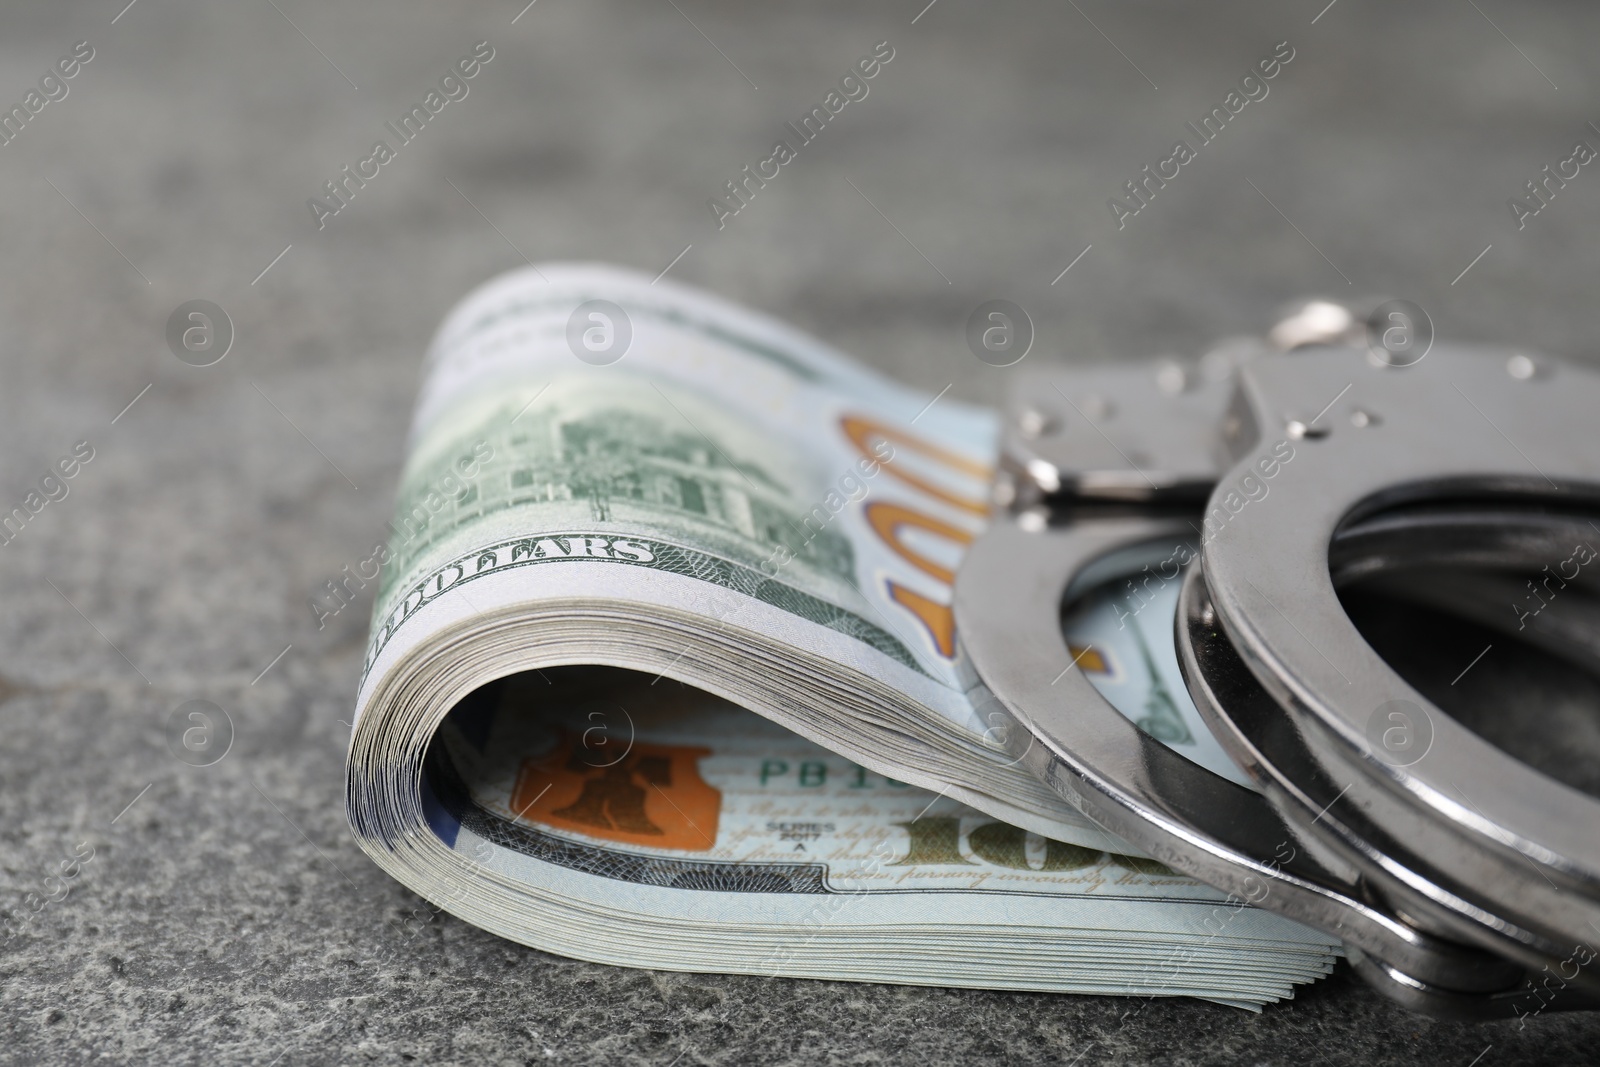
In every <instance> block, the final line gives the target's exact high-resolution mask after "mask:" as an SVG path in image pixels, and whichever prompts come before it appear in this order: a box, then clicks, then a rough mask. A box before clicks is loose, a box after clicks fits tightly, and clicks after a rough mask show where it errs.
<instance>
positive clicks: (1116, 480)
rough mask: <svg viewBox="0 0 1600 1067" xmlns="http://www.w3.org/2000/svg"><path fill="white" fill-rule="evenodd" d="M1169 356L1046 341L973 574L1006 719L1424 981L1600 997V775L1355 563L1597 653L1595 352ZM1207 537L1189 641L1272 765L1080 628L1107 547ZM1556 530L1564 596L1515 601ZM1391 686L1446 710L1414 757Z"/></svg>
mask: <svg viewBox="0 0 1600 1067" xmlns="http://www.w3.org/2000/svg"><path fill="white" fill-rule="evenodd" d="M1529 368H1532V370H1531V371H1529ZM1519 371H1521V373H1519ZM1157 374H1158V375H1160V374H1164V375H1165V377H1164V378H1162V379H1160V380H1156V378H1155V377H1153V376H1151V374H1150V372H1149V371H1147V370H1140V371H1130V370H1125V369H1117V368H1100V369H1090V370H1082V371H1080V370H1072V371H1052V372H1044V373H1040V374H1036V375H1034V376H1033V377H1031V378H1030V379H1028V380H1027V381H1025V382H1022V383H1020V384H1019V386H1018V388H1017V390H1016V398H1015V400H1014V402H1013V404H1012V406H1011V408H1010V409H1009V410H1008V421H1007V430H1006V435H1005V453H1006V454H1005V459H1004V461H1003V463H1002V473H1001V474H1000V476H999V477H998V478H997V484H996V494H995V499H996V503H997V504H1000V505H1001V506H1002V507H1004V508H1007V510H1005V511H1003V512H1002V513H1000V514H997V515H996V517H995V519H994V521H993V523H992V525H991V526H990V527H989V529H988V530H987V531H986V532H985V533H984V534H983V535H982V536H981V537H980V538H979V539H978V540H977V542H976V543H975V544H974V545H973V546H972V547H971V549H970V550H969V553H968V555H967V557H966V559H965V561H964V562H963V564H962V567H961V569H960V572H959V573H958V576H957V581H956V588H955V601H954V606H955V614H956V619H957V631H958V634H959V639H960V642H961V648H962V656H963V659H964V662H965V663H966V664H967V666H968V667H969V668H970V669H971V670H972V671H973V673H974V674H975V676H976V679H977V680H978V681H979V682H981V684H979V685H977V687H976V688H975V690H974V691H975V693H976V694H978V695H979V697H980V700H988V701H990V702H991V703H992V704H993V705H994V706H995V707H996V708H1003V709H1004V710H1005V712H1006V714H1007V715H1008V716H1009V718H1010V719H1011V720H1012V721H1013V722H1014V723H1015V724H1016V725H1017V726H1018V729H1017V730H1015V731H1013V732H1012V736H1011V737H1010V738H1009V743H1010V744H1011V747H1012V748H1013V751H1014V752H1015V753H1016V754H1017V756H1018V758H1019V759H1020V760H1022V761H1023V762H1025V763H1026V764H1027V765H1028V766H1029V767H1030V768H1031V769H1032V770H1033V772H1034V773H1035V774H1037V775H1039V776H1040V777H1041V778H1042V779H1043V780H1044V781H1046V782H1047V783H1049V784H1050V785H1051V786H1052V788H1054V789H1055V790H1056V791H1057V792H1058V793H1059V794H1060V795H1062V796H1063V797H1065V798H1066V799H1067V800H1068V801H1069V802H1071V803H1072V804H1074V805H1075V806H1077V807H1078V808H1079V809H1081V810H1082V811H1084V812H1085V813H1086V814H1087V815H1089V816H1090V817H1091V818H1093V819H1094V820H1095V821H1097V822H1099V823H1100V824H1101V825H1103V826H1105V827H1106V828H1107V829H1109V830H1111V831H1112V832H1113V833H1116V834H1118V835H1120V836H1122V837H1124V838H1126V839H1127V840H1129V841H1130V842H1132V843H1134V844H1135V845H1137V846H1138V847H1140V848H1142V849H1144V850H1145V851H1147V852H1149V853H1150V854H1151V855H1153V856H1155V857H1156V858H1157V859H1159V860H1161V861H1162V862H1164V863H1167V864H1168V865H1169V866H1172V867H1174V868H1176V869H1179V870H1182V871H1185V872H1187V873H1189V874H1191V875H1194V876H1196V877H1198V878H1201V879H1203V880H1205V881H1207V882H1209V883H1211V884H1213V885H1215V886H1217V887H1219V888H1221V889H1223V890H1225V891H1227V892H1229V893H1231V894H1233V896H1234V897H1236V898H1238V899H1239V900H1243V901H1246V902H1249V903H1251V904H1254V905H1256V906H1259V907H1263V908H1267V909H1270V910H1274V911H1277V912H1279V913H1281V914H1284V915H1288V916H1291V917H1293V918H1296V919H1299V920H1301V921H1305V922H1308V923H1311V924H1313V925H1316V926H1318V927H1320V928H1322V929H1324V930H1326V931H1329V932H1332V933H1334V934H1336V935H1337V936H1339V937H1340V938H1341V939H1343V940H1344V941H1345V943H1346V945H1347V947H1348V949H1349V951H1350V958H1351V960H1352V963H1353V964H1354V965H1355V968H1356V970H1357V971H1358V973H1361V974H1362V975H1363V976H1364V977H1365V978H1366V979H1367V980H1368V981H1370V982H1371V983H1372V984H1373V985H1375V986H1376V987H1378V988H1379V989H1381V990H1383V991H1384V992H1385V993H1386V994H1387V995H1389V996H1391V997H1393V998H1395V999H1397V1000H1399V1001H1400V1002H1402V1003H1405V1004H1407V1005H1409V1006H1411V1007H1414V1008H1416V1009H1417V1010H1420V1011H1425V1012H1428V1013H1430V1014H1436V1015H1445V1016H1455V1017H1467V1018H1489V1017H1504V1016H1509V1015H1515V1014H1528V1013H1530V1012H1537V1011H1553V1010H1567V1009H1571V1008H1583V1007H1595V1006H1600V981H1597V974H1600V970H1597V967H1596V966H1595V960H1596V955H1597V953H1596V951H1595V949H1594V948H1592V947H1591V946H1593V945H1594V944H1596V943H1600V801H1596V800H1595V799H1594V798H1592V797H1590V796H1588V795H1586V794H1584V793H1582V792H1580V791H1578V790H1576V789H1574V788H1572V787H1570V786H1566V785H1563V784H1561V783H1560V782H1557V781H1555V780H1554V779H1552V778H1549V777H1546V776H1545V775H1543V774H1540V773H1539V772H1537V771H1535V770H1534V769H1533V768H1531V767H1529V766H1526V765H1524V764H1522V763H1519V762H1517V761H1516V760H1515V759H1514V758H1512V757H1511V756H1509V755H1507V754H1506V753H1504V752H1502V751H1500V750H1498V749H1496V748H1495V747H1494V746H1493V745H1491V744H1489V743H1488V742H1486V741H1484V740H1483V739H1482V738H1480V737H1478V736H1476V735H1475V734H1473V733H1472V731H1470V730H1469V729H1467V728H1465V727H1464V726H1462V725H1461V724H1459V723H1456V722H1455V721H1454V720H1452V719H1450V718H1449V716H1447V715H1445V714H1444V713H1443V712H1442V711H1440V710H1439V709H1438V708H1436V707H1433V706H1432V705H1430V704H1428V702H1427V701H1426V700H1425V698H1423V697H1422V696H1421V694H1419V693H1418V692H1417V691H1416V690H1414V689H1413V688H1412V687H1410V686H1409V685H1407V683H1406V682H1405V681H1404V680H1403V679H1402V678H1401V677H1400V675H1399V674H1398V673H1397V672H1395V671H1394V670H1393V669H1392V668H1390V667H1389V666H1388V664H1386V663H1385V662H1384V661H1383V660H1382V659H1381V658H1380V657H1379V656H1378V655H1377V653H1376V652H1375V651H1374V650H1373V649H1372V648H1371V647H1370V646H1369V645H1368V644H1367V642H1366V641H1365V640H1364V639H1363V638H1362V636H1361V634H1360V633H1359V632H1358V631H1357V629H1356V627H1355V625H1354V623H1353V622H1351V620H1350V619H1349V618H1348V617H1347V615H1346V613H1345V611H1344V609H1343V607H1342V606H1341V604H1340V601H1339V595H1338V591H1339V588H1340V587H1343V586H1355V585H1359V586H1360V587H1361V588H1373V587H1376V588H1381V589H1382V590H1383V591H1384V592H1385V594H1386V595H1388V596H1391V597H1397V598H1400V599H1402V600H1406V601H1410V602H1414V603H1418V604H1422V605H1426V606H1428V607H1429V608H1431V609H1434V610H1439V611H1443V612H1445V613H1447V614H1449V615H1452V616H1458V617H1461V618H1464V619H1470V620H1473V621H1474V622H1476V623H1478V624H1479V625H1482V626H1486V627H1489V628H1490V629H1492V630H1494V631H1497V632H1499V633H1502V634H1505V635H1509V636H1510V637H1513V638H1515V639H1516V640H1518V641H1521V642H1525V643H1527V644H1530V645H1533V646H1536V647H1539V648H1542V649H1544V650H1546V651H1549V652H1553V653H1555V654H1556V655H1558V656H1561V657H1563V658H1565V659H1566V660H1568V661H1570V662H1572V663H1576V664H1579V665H1581V666H1582V667H1584V668H1586V669H1588V670H1591V671H1592V670H1594V668H1595V667H1596V665H1597V659H1596V657H1597V654H1600V596H1597V595H1594V589H1593V588H1590V589H1588V590H1587V591H1585V590H1584V589H1582V588H1577V587H1574V588H1568V586H1569V584H1570V583H1572V582H1575V581H1576V576H1575V575H1573V574H1571V573H1569V572H1568V571H1567V570H1566V569H1565V568H1566V567H1569V566H1571V565H1572V564H1573V560H1574V559H1576V558H1577V555H1569V553H1572V552H1573V544H1574V541H1575V539H1582V538H1585V537H1586V536H1587V535H1585V534H1584V531H1585V530H1586V529H1588V530H1592V533H1593V535H1594V541H1595V543H1596V544H1600V518H1596V516H1600V434H1595V433H1592V432H1589V433H1587V435H1586V436H1585V419H1586V418H1587V414H1586V413H1588V412H1593V411H1595V410H1600V376H1596V375H1594V374H1591V373H1587V372H1581V371H1577V370H1574V369H1571V368H1564V367H1559V366H1557V365H1555V364H1553V363H1551V362H1550V361H1548V360H1545V359H1542V358H1530V357H1527V356H1522V355H1513V356H1510V357H1509V358H1508V354H1507V353H1505V352H1492V351H1478V350H1467V349H1461V348H1453V349H1452V348H1448V347H1445V346H1439V347H1437V348H1435V349H1434V350H1432V351H1431V352H1430V353H1429V354H1428V356H1427V359H1426V360H1423V361H1420V362H1416V363H1413V364H1412V365H1410V366H1406V367H1397V366H1391V365H1387V364H1386V363H1385V362H1384V361H1383V360H1377V359H1373V358H1372V357H1371V354H1370V353H1369V352H1367V351H1366V350H1364V349H1355V348H1331V347H1321V346H1319V347H1312V348H1304V349H1301V350H1299V351H1296V352H1295V353H1293V354H1291V355H1282V356H1273V357H1268V358H1262V359H1252V360H1246V361H1244V363H1243V366H1242V369H1241V370H1240V371H1239V373H1238V375H1237V378H1236V380H1234V381H1233V382H1232V383H1222V382H1218V381H1216V380H1203V379H1204V376H1203V375H1201V376H1194V375H1191V374H1190V373H1189V372H1183V373H1180V372H1179V371H1174V370H1172V369H1171V368H1163V369H1162V370H1160V371H1158V372H1157ZM1141 375H1142V377H1141ZM1214 377H1215V376H1213V379H1214ZM1145 378H1150V379H1151V380H1149V381H1146V380H1145ZM1123 416H1127V417H1126V418H1124V419H1123V421H1121V422H1117V421H1116V420H1117V419H1118V418H1120V417H1123ZM1208 489H1209V492H1210V496H1209V500H1208V501H1207V502H1206V503H1205V505H1204V506H1203V508H1202V507H1199V506H1197V505H1196V501H1197V499H1198V498H1199V496H1200V494H1201V493H1203V492H1205V491H1207V490H1208ZM1195 540H1198V541H1199V542H1200V544H1201V546H1202V547H1201V549H1200V551H1199V560H1198V561H1196V562H1194V563H1192V564H1191V565H1190V566H1189V567H1188V571H1187V574H1186V575H1185V576H1184V577H1183V581H1184V586H1183V593H1182V596H1181V598H1180V609H1179V612H1178V618H1177V619H1176V620H1175V624H1176V625H1175V633H1174V640H1175V641H1176V642H1177V652H1178V656H1179V662H1180V664H1181V667H1182V670H1183V673H1184V677H1185V679H1186V681H1187V683H1188V686H1189V689H1190V693H1191V696H1193V698H1194V700H1195V703H1196V705H1197V706H1198V707H1199V708H1200V710H1201V712H1202V714H1203V715H1204V716H1205V718H1206V721H1207V722H1208V724H1210V725H1211V726H1212V728H1213V731H1214V733H1215V734H1216V735H1217V737H1218V740H1219V741H1221V742H1222V744H1223V746H1224V748H1225V749H1226V750H1227V752H1228V754H1229V755H1230V756H1231V757H1232V758H1233V759H1234V760H1235V761H1236V762H1237V763H1239V764H1240V766H1242V767H1243V768H1244V769H1245V770H1246V771H1248V772H1249V774H1250V775H1251V777H1252V779H1253V780H1254V781H1256V782H1257V783H1258V785H1259V786H1260V787H1261V789H1262V792H1255V791H1252V790H1250V789H1246V788H1243V787H1241V786H1239V785H1236V784H1235V783H1234V782H1232V781H1229V780H1228V779H1226V778H1224V777H1222V776H1221V775H1219V774H1216V773H1214V772H1213V771H1211V770H1207V769H1205V768H1204V767H1202V766H1200V765H1199V764H1198V763H1196V762H1192V761H1191V760H1189V759H1188V758H1186V757H1185V756H1182V755H1179V754H1178V753H1177V752H1175V751H1174V750H1172V749H1170V748H1168V747H1167V746H1166V745H1164V744H1163V743H1161V742H1160V741H1157V740H1155V739H1154V738H1153V737H1151V736H1149V735H1147V734H1145V733H1144V732H1143V731H1141V730H1140V729H1139V728H1138V727H1137V726H1135V725H1134V723H1133V722H1132V721H1131V720H1130V719H1129V718H1127V717H1125V716H1124V715H1123V714H1122V713H1121V712H1119V711H1118V710H1117V709H1116V708H1115V707H1113V706H1112V705H1111V703H1110V702H1109V701H1108V700H1107V699H1106V698H1105V697H1104V696H1102V695H1101V693H1100V692H1099V691H1098V690H1097V689H1096V688H1095V687H1094V686H1093V685H1092V684H1091V683H1090V681H1089V680H1088V679H1087V677H1086V676H1085V675H1084V673H1083V671H1081V670H1078V669H1076V662H1075V660H1074V659H1073V657H1072V653H1071V652H1070V651H1069V649H1068V646H1067V642H1066V639H1065V638H1064V637H1063V635H1062V631H1061V615H1062V609H1063V600H1064V598H1065V597H1067V596H1069V595H1073V594H1074V592H1075V591H1076V590H1079V589H1081V587H1082V586H1083V585H1084V584H1085V582H1086V580H1087V579H1089V578H1093V577H1095V576H1097V575H1099V573H1100V571H1103V570H1104V569H1105V566H1106V561H1107V560H1109V559H1112V558H1114V557H1117V556H1118V554H1119V553H1123V554H1124V555H1125V553H1124V552H1123V550H1126V549H1129V548H1130V547H1132V546H1137V545H1141V544H1146V545H1148V544H1150V543H1152V542H1161V543H1163V544H1172V545H1174V546H1176V545H1179V544H1180V543H1182V542H1185V541H1188V542H1191V543H1192V542H1194V541H1195ZM1585 543H1586V542H1585ZM1191 554H1192V553H1191ZM1184 558H1185V559H1186V560H1187V558H1188V557H1187V556H1185V557H1184ZM1593 558H1594V553H1593V551H1592V550H1590V551H1589V553H1588V556H1587V559H1585V560H1584V562H1583V564H1582V565H1584V566H1586V565H1587V563H1588V560H1590V559H1593ZM1558 561H1560V562H1562V563H1563V567H1562V569H1560V570H1559V572H1558V573H1559V575H1560V577H1558V578H1557V579H1556V580H1557V581H1558V583H1560V584H1559V591H1560V592H1561V593H1562V594H1563V597H1564V598H1563V600H1562V603H1561V605H1560V608H1561V610H1559V611H1545V610H1543V608H1542V607H1535V605H1545V603H1546V601H1545V599H1544V598H1540V599H1536V600H1529V601H1527V602H1526V603H1527V608H1526V609H1519V608H1517V607H1515V606H1513V604H1512V603H1511V602H1510V601H1509V600H1508V599H1507V598H1508V597H1509V596H1510V595H1511V594H1513V593H1516V592H1518V591H1519V590H1520V589H1521V587H1523V586H1530V585H1531V583H1530V578H1538V579H1540V580H1541V581H1543V583H1544V588H1545V590H1546V593H1549V592H1550V590H1551V588H1552V587H1551V586H1550V585H1549V581H1548V580H1549V578H1550V571H1549V567H1550V566H1551V565H1555V564H1557V563H1558ZM1596 570H1600V567H1597V568H1596ZM1177 579H1178V575H1177V574H1173V575H1171V576H1166V575H1163V578H1162V580H1164V581H1170V580H1177ZM1096 580H1098V578H1096ZM1589 584H1590V586H1600V579H1597V580H1594V581H1592V582H1590V583H1589ZM1531 591H1532V592H1534V593H1535V594H1537V589H1532V590H1531ZM1521 595H1523V596H1526V593H1523V594H1521ZM1395 702H1403V704H1400V705H1396V704H1395ZM1391 705H1394V706H1403V707H1405V708H1409V709H1415V711H1416V714H1417V715H1419V716H1420V717H1421V719H1420V720H1419V721H1423V722H1425V724H1426V725H1427V726H1428V727H1429V730H1428V737H1429V745H1428V747H1427V748H1426V749H1425V750H1423V751H1421V752H1420V754H1417V755H1416V756H1415V758H1412V756H1411V755H1410V754H1408V755H1407V757H1406V759H1405V760H1403V761H1402V760H1399V759H1396V758H1395V757H1394V755H1393V753H1390V752H1386V751H1383V750H1382V748H1381V747H1380V746H1378V745H1377V744H1376V743H1375V742H1374V741H1373V740H1372V737H1373V736H1375V735H1374V734H1373V732H1372V730H1373V725H1372V724H1373V723H1374V722H1376V723H1378V724H1379V726H1380V727H1381V726H1382V725H1383V723H1384V722H1385V721H1386V720H1384V719H1383V718H1382V716H1383V714H1384V709H1385V708H1386V707H1390V706H1391ZM1388 736H1389V735H1388V734H1382V737H1383V738H1385V739H1387V738H1388ZM1385 743H1387V740H1385ZM1462 785H1466V786H1467V787H1468V788H1469V791H1470V795H1468V793H1464V792H1462V789H1461V786H1462ZM1530 975H1531V977H1530ZM1552 976H1559V977H1558V978H1556V980H1555V982H1554V985H1552ZM1536 979H1539V980H1542V984H1540V985H1538V986H1537V987H1536V986H1535V984H1534V982H1535V980H1536ZM1552 990H1555V992H1552Z"/></svg>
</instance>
